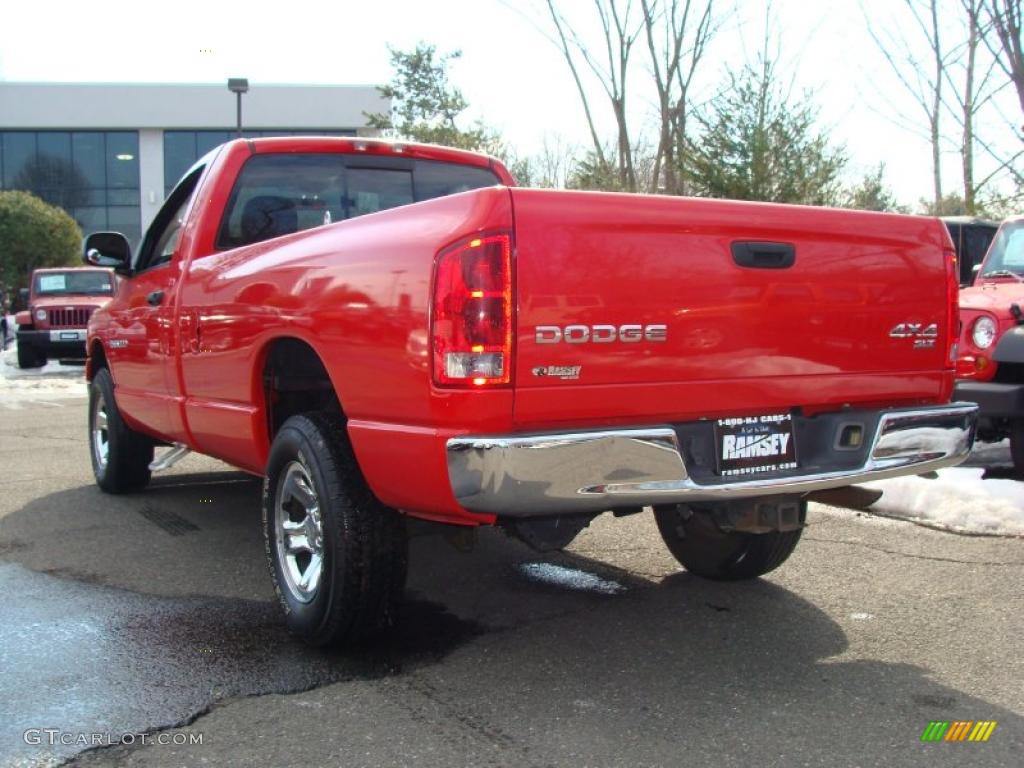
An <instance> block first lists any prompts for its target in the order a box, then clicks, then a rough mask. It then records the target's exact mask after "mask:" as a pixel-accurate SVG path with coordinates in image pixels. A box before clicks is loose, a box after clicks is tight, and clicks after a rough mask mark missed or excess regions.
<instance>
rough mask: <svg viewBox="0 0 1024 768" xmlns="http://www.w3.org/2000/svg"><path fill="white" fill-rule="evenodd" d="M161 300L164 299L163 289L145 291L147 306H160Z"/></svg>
mask: <svg viewBox="0 0 1024 768" xmlns="http://www.w3.org/2000/svg"><path fill="white" fill-rule="evenodd" d="M163 300H164V292H163V291H153V292H152V293H147V294H146V303H147V304H149V306H151V307H158V306H160V304H161V302H163Z"/></svg>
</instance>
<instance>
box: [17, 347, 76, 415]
mask: <svg viewBox="0 0 1024 768" xmlns="http://www.w3.org/2000/svg"><path fill="white" fill-rule="evenodd" d="M88 394H89V390H88V386H87V385H86V381H85V366H82V365H62V364H61V363H59V362H57V361H56V360H51V361H50V362H48V363H47V364H46V365H45V366H43V367H42V368H32V369H27V370H22V369H20V368H18V351H17V348H16V347H15V346H14V345H13V344H12V345H11V346H10V347H9V348H8V349H6V350H4V352H3V354H2V355H0V405H2V406H5V407H7V408H13V409H18V408H21V407H22V404H23V403H27V402H46V401H50V400H63V399H67V398H76V397H87V396H88Z"/></svg>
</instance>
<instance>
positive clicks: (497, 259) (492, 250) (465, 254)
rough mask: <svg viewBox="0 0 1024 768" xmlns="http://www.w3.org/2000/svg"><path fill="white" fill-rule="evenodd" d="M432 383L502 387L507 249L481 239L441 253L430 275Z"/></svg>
mask: <svg viewBox="0 0 1024 768" xmlns="http://www.w3.org/2000/svg"><path fill="white" fill-rule="evenodd" d="M432 310H433V312H432V316H431V332H430V334H431V338H432V340H433V349H434V383H435V384H440V385H444V386H452V385H462V386H472V387H483V386H490V385H501V384H508V383H509V381H511V368H512V243H511V240H510V238H509V236H508V235H504V234H502V235H485V236H482V237H476V238H473V239H472V240H467V241H463V242H461V243H459V244H457V245H454V246H452V247H451V248H448V249H447V250H444V251H442V252H441V253H440V254H439V255H438V257H437V267H436V272H435V274H434V303H433V308H432Z"/></svg>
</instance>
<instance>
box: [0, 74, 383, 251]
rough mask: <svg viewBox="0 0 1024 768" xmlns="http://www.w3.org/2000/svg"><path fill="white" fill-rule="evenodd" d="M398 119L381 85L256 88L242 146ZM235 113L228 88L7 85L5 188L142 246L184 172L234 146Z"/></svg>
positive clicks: (1, 105) (3, 93)
mask: <svg viewBox="0 0 1024 768" xmlns="http://www.w3.org/2000/svg"><path fill="white" fill-rule="evenodd" d="M388 108H389V102H388V101H387V100H386V99H384V98H383V97H382V96H381V95H380V93H379V91H378V90H377V89H376V88H375V87H373V86H334V85H321V86H315V85H260V84H258V83H253V84H250V90H249V92H248V93H246V94H245V95H244V96H243V98H242V113H243V129H242V135H243V136H247V137H259V136H294V135H329V136H356V135H372V134H373V132H372V131H370V130H369V129H367V127H366V123H367V117H366V116H367V114H373V113H379V112H386V111H387V110H388ZM235 110H236V97H235V94H234V93H231V92H229V91H228V90H227V87H226V86H225V85H223V84H216V85H155V84H153V85H151V84H92V83H10V82H4V83H0V189H3V190H9V189H21V190H26V191H29V192H32V193H33V194H35V195H37V196H39V197H41V198H42V199H43V200H46V201H47V202H49V203H52V204H53V205H57V206H60V207H61V208H63V209H65V210H66V211H67V212H68V213H69V214H71V216H72V217H74V219H75V220H76V221H77V222H78V224H79V226H81V228H82V230H83V232H85V233H88V232H95V231H99V230H116V231H119V232H123V233H124V234H126V235H127V236H128V237H129V239H130V240H132V241H133V242H137V241H138V240H139V239H140V238H141V235H142V233H143V232H144V231H145V228H146V227H147V226H148V224H149V222H150V220H151V219H152V217H153V216H154V215H155V214H156V212H157V211H158V210H159V208H160V204H161V203H162V202H163V198H164V196H165V195H166V194H167V192H169V191H170V190H171V189H172V188H173V186H174V184H175V183H177V181H178V179H179V178H181V176H182V175H183V174H184V173H185V171H186V170H188V168H189V167H190V166H191V165H192V164H193V163H194V162H195V161H196V160H198V159H199V158H200V157H202V156H203V155H204V154H206V153H207V152H208V151H209V150H211V149H213V148H214V147H216V146H217V145H219V144H222V143H223V142H225V141H228V140H230V139H233V138H235V136H236V135H237V131H236V128H237V126H236V111H235ZM249 126H252V127H249Z"/></svg>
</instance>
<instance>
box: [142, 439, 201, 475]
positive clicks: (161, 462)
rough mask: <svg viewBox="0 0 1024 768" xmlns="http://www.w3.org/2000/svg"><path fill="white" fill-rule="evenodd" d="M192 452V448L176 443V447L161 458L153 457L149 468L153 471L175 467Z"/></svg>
mask: <svg viewBox="0 0 1024 768" xmlns="http://www.w3.org/2000/svg"><path fill="white" fill-rule="evenodd" d="M190 453H192V449H191V448H188V447H186V446H184V445H182V444H181V443H175V444H174V447H173V448H171V449H170V450H168V451H167V452H166V453H164V455H163V456H161V457H160V458H159V459H153V461H151V462H149V469H150V471H151V472H163V471H164V470H165V469H170V468H171V467H173V466H174V465H175V464H177V463H178V462H179V461H181V460H182V459H183V458H185V457H186V456H188V455H189V454H190Z"/></svg>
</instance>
